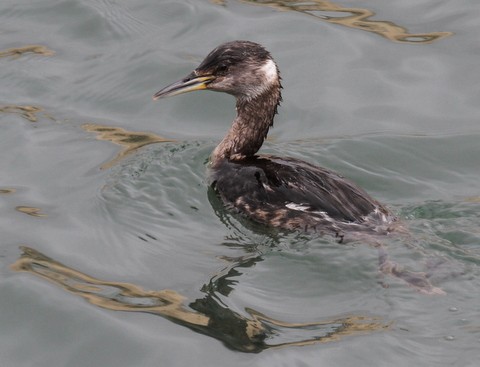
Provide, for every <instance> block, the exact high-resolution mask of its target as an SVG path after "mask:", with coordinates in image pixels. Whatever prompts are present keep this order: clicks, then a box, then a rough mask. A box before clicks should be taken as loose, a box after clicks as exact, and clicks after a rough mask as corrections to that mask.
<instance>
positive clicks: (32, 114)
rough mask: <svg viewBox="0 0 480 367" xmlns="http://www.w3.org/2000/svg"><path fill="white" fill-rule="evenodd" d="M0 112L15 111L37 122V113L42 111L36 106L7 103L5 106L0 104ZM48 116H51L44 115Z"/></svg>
mask: <svg viewBox="0 0 480 367" xmlns="http://www.w3.org/2000/svg"><path fill="white" fill-rule="evenodd" d="M0 112H4V113H16V114H19V115H20V116H22V117H23V118H25V119H27V120H28V121H31V122H37V119H38V117H37V113H39V112H43V108H41V107H38V106H19V105H7V106H0ZM46 117H48V118H52V117H51V116H48V115H46Z"/></svg>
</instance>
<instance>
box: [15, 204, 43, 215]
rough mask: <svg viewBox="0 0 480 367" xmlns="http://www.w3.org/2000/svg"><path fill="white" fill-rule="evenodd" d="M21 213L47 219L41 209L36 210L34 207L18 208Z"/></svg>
mask: <svg viewBox="0 0 480 367" xmlns="http://www.w3.org/2000/svg"><path fill="white" fill-rule="evenodd" d="M15 209H16V210H18V211H19V212H20V213H24V214H28V215H31V216H32V217H46V216H47V215H46V214H44V213H42V212H41V210H42V209H40V208H35V207H32V206H17V207H16V208H15Z"/></svg>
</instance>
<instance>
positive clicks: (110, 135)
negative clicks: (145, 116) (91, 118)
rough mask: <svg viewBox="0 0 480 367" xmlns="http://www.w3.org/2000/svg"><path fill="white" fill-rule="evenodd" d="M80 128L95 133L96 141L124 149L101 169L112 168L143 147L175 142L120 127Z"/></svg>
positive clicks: (88, 126) (84, 126)
mask: <svg viewBox="0 0 480 367" xmlns="http://www.w3.org/2000/svg"><path fill="white" fill-rule="evenodd" d="M82 128H83V129H84V130H85V131H88V132H94V133H97V139H98V140H106V141H111V142H112V143H115V144H118V145H121V146H123V147H124V148H123V149H122V151H121V152H120V153H118V154H117V156H116V157H115V158H114V159H112V160H111V161H109V162H107V163H104V164H103V165H102V166H101V167H100V168H101V169H106V168H110V167H112V166H113V165H115V164H116V163H118V162H119V161H120V160H121V159H123V158H124V157H126V156H127V155H129V154H132V153H133V152H135V151H136V150H137V149H140V148H141V147H144V146H145V145H149V144H153V143H162V142H163V143H165V142H173V141H175V140H170V139H166V138H163V137H161V136H159V135H155V134H152V133H143V132H133V131H127V130H124V129H122V128H120V127H112V126H103V125H96V124H84V125H83V126H82Z"/></svg>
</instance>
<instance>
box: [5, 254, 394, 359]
mask: <svg viewBox="0 0 480 367" xmlns="http://www.w3.org/2000/svg"><path fill="white" fill-rule="evenodd" d="M21 250H22V251H23V253H22V255H21V257H20V258H19V259H18V260H17V261H16V262H15V263H14V264H12V266H11V267H12V269H13V270H15V271H25V272H29V273H31V274H34V275H37V276H40V277H42V278H44V279H46V280H48V281H50V282H52V283H54V284H56V285H58V286H61V287H62V288H64V289H65V290H67V291H68V292H71V293H73V294H76V295H78V296H81V297H83V298H84V299H86V300H87V301H88V302H90V303H91V304H94V305H96V306H99V307H102V308H105V309H109V310H114V311H133V312H147V313H151V314H155V315H159V316H163V317H166V318H168V319H170V320H171V321H173V322H175V323H177V324H180V325H183V326H185V327H188V328H190V329H192V330H195V331H197V332H200V333H202V334H206V335H209V336H211V337H214V338H216V339H219V340H220V341H222V342H224V343H225V345H227V346H228V347H230V348H232V349H235V350H239V351H243V352H254V353H257V352H260V351H262V350H265V349H268V348H278V347H285V346H293V345H295V346H301V345H309V344H314V343H326V342H332V341H339V340H341V339H342V338H343V337H345V336H352V335H359V334H365V333H371V332H375V331H379V330H386V329H388V328H389V327H390V326H391V323H387V324H386V323H384V322H382V320H381V319H380V318H377V317H370V316H362V315H351V316H347V317H337V318H332V319H328V320H324V321H321V322H312V323H288V322H283V321H279V320H275V319H272V318H270V317H267V316H265V315H263V314H261V313H259V312H257V311H255V310H252V309H246V311H247V313H248V314H249V315H250V316H251V317H245V316H243V315H240V314H238V313H236V312H234V311H232V310H230V309H229V308H228V307H227V306H225V305H224V304H223V303H222V302H220V301H219V299H220V298H218V296H217V295H216V294H215V291H205V297H204V298H201V299H197V300H194V301H193V302H191V303H190V304H189V305H188V306H186V305H185V301H186V298H185V297H184V296H182V295H181V294H179V293H177V292H176V291H173V290H160V291H148V290H144V289H142V288H141V287H139V286H136V285H133V284H129V283H123V282H109V281H103V280H99V279H96V278H93V277H91V276H88V275H86V274H84V273H81V272H79V271H77V270H75V269H72V268H69V267H67V266H65V265H63V264H61V263H59V262H57V261H55V260H53V259H51V258H49V257H47V256H45V255H43V254H42V253H40V252H38V251H36V250H34V249H32V248H29V247H21ZM217 280H218V281H219V282H221V281H228V279H227V275H225V276H222V277H220V278H219V279H217ZM205 288H210V287H205ZM211 288H217V287H211ZM289 332H290V333H291V334H293V335H292V336H291V337H290V338H289V336H288V334H289ZM302 334H303V337H302ZM275 339H279V340H280V341H279V342H277V343H267V341H271V340H273V341H275ZM290 339H292V340H290ZM286 340H287V341H286Z"/></svg>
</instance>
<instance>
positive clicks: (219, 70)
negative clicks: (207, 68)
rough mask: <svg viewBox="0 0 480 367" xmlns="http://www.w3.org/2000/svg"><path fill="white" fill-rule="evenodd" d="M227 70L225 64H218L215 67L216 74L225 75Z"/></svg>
mask: <svg viewBox="0 0 480 367" xmlns="http://www.w3.org/2000/svg"><path fill="white" fill-rule="evenodd" d="M227 72H228V65H227V64H220V65H218V67H217V74H220V75H225V74H226V73H227Z"/></svg>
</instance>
